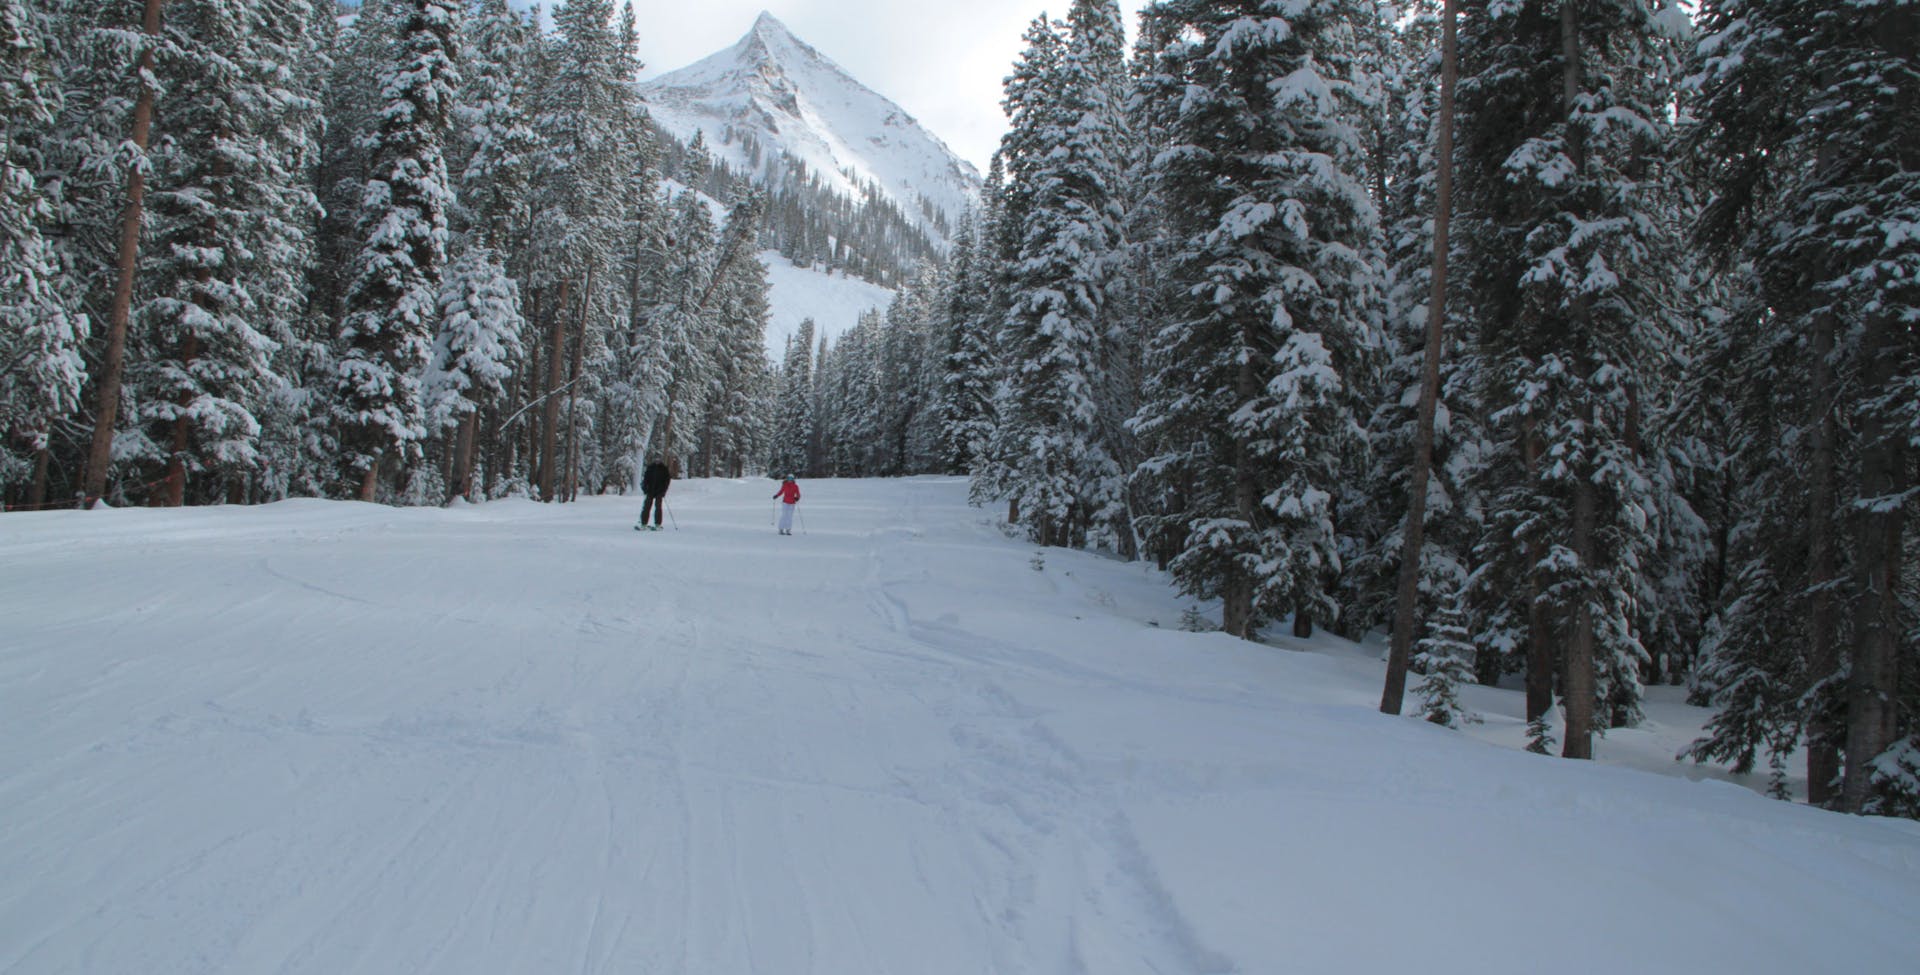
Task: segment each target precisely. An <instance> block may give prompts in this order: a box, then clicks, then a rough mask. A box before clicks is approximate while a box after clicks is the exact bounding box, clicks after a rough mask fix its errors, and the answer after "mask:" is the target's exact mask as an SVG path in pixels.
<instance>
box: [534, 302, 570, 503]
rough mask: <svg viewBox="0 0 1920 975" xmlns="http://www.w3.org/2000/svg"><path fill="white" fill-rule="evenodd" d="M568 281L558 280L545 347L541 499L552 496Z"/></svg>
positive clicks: (562, 378) (551, 497)
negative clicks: (550, 337)
mask: <svg viewBox="0 0 1920 975" xmlns="http://www.w3.org/2000/svg"><path fill="white" fill-rule="evenodd" d="M572 283H573V282H571V281H561V282H560V298H559V300H558V301H557V302H556V303H555V308H554V310H553V343H552V345H551V346H550V347H549V348H548V349H547V388H546V389H545V390H542V395H544V396H546V397H547V402H546V405H545V408H544V409H543V410H541V413H542V414H543V415H544V417H545V425H544V426H543V427H542V429H541V432H540V500H542V501H552V500H553V482H554V474H555V473H556V471H555V468H556V467H557V466H558V465H557V464H556V463H555V462H556V461H557V460H558V458H557V457H555V456H554V455H555V446H556V444H557V443H558V439H557V438H558V436H559V433H560V397H559V396H558V395H556V394H558V393H559V392H560V384H561V383H563V382H565V381H566V358H567V290H568V288H569V286H571V285H572Z"/></svg>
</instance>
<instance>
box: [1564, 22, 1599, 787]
mask: <svg viewBox="0 0 1920 975" xmlns="http://www.w3.org/2000/svg"><path fill="white" fill-rule="evenodd" d="M1560 57H1561V67H1562V76H1561V77H1562V81H1563V83H1564V89H1563V95H1564V99H1565V109H1566V113H1567V122H1566V125H1567V155H1568V157H1569V159H1570V161H1571V162H1572V163H1573V168H1574V172H1575V173H1576V174H1579V173H1583V172H1585V171H1586V168H1587V142H1586V129H1584V128H1583V127H1581V126H1580V125H1579V124H1578V123H1577V122H1576V121H1575V120H1574V118H1573V113H1574V106H1575V104H1576V103H1577V101H1578V99H1579V97H1580V89H1581V87H1582V85H1583V84H1584V81H1583V80H1582V78H1581V74H1582V70H1583V69H1582V65H1581V51H1580V10H1579V5H1578V4H1577V3H1575V2H1574V0H1562V2H1561V4H1560ZM1572 305H1573V319H1574V328H1575V329H1576V330H1577V331H1578V332H1579V333H1580V334H1581V335H1590V334H1591V331H1592V329H1591V319H1592V316H1591V315H1590V314H1589V313H1588V311H1587V306H1586V301H1585V299H1584V297H1583V296H1582V295H1580V294H1577V293H1576V294H1575V295H1574V296H1573V300H1572ZM1585 412H1586V416H1585V419H1586V424H1585V425H1586V428H1587V429H1588V430H1592V429H1593V406H1592V404H1591V403H1590V402H1589V404H1588V405H1587V406H1586V407H1585ZM1588 474H1589V472H1586V471H1579V472H1576V476H1575V479H1574V486H1573V526H1572V532H1571V536H1572V537H1571V538H1570V539H1569V543H1570V546H1571V547H1572V549H1573V554H1574V557H1575V558H1577V559H1578V560H1579V568H1578V572H1579V573H1580V575H1581V576H1582V577H1583V581H1582V584H1581V585H1580V586H1578V587H1577V594H1576V596H1575V597H1574V598H1575V599H1577V600H1578V601H1579V603H1578V605H1577V606H1575V607H1574V610H1573V619H1572V621H1571V622H1572V624H1573V625H1572V627H1571V628H1570V629H1571V631H1570V632H1569V633H1568V634H1567V649H1566V673H1565V676H1564V678H1563V679H1564V681H1565V687H1564V688H1563V694H1562V696H1563V698H1564V700H1565V702H1566V711H1567V727H1566V740H1565V741H1563V742H1561V746H1560V754H1561V756H1562V757H1565V758H1592V757H1593V711H1594V701H1593V695H1594V674H1593V666H1594V632H1593V631H1594V620H1593V600H1592V594H1591V592H1590V591H1589V589H1590V587H1589V586H1588V585H1587V584H1586V583H1585V579H1586V578H1591V576H1592V575H1593V564H1594V560H1595V556H1596V553H1595V551H1594V545H1593V535H1594V527H1595V521H1596V519H1597V517H1598V500H1597V499H1596V498H1595V497H1594V488H1593V482H1592V480H1591V478H1590V477H1589V476H1588Z"/></svg>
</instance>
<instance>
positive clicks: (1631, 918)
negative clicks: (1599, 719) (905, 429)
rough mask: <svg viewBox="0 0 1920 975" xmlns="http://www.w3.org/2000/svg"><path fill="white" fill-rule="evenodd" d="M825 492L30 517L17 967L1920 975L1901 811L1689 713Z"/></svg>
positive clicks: (3, 745) (13, 855)
mask: <svg viewBox="0 0 1920 975" xmlns="http://www.w3.org/2000/svg"><path fill="white" fill-rule="evenodd" d="M802 486H803V488H804V489H805V491H806V497H805V499H804V500H803V501H802V502H801V509H800V510H801V513H802V522H801V525H802V533H800V534H797V535H795V536H793V537H781V536H777V535H775V534H774V532H773V530H772V528H771V527H770V525H769V518H770V516H771V513H772V512H771V506H772V502H771V500H770V499H769V495H770V494H771V493H772V486H771V485H770V484H768V483H767V482H764V481H692V482H683V483H681V484H678V485H676V486H675V487H674V489H673V492H672V494H671V496H670V500H671V502H672V512H673V514H674V516H675V518H676V520H677V524H678V528H677V530H676V529H675V528H674V527H673V526H672V525H669V527H668V529H667V530H666V531H664V532H660V533H646V534H639V533H635V532H633V531H632V530H630V527H629V526H630V525H631V523H632V520H633V517H634V514H635V511H636V508H637V505H636V504H635V503H634V502H633V501H631V500H626V499H589V500H586V501H583V502H581V503H579V504H572V505H556V506H543V505H537V504H533V503H530V502H499V503H493V504H487V505H482V506H477V507H458V508H454V509H450V510H423V509H411V510H402V509H392V508H383V507H375V506H371V505H361V504H349V503H332V502H319V501H292V502H284V503H281V504H275V505H268V506H265V507H261V508H251V509H238V508H225V509H221V508H214V509H195V510H179V511H157V510H121V511H102V512H92V513H79V512H52V513H45V514H31V515H18V514H16V515H6V516H0V613H3V614H4V615H3V616H0V619H4V621H5V622H4V625H3V626H0V971H4V972H7V973H12V975H39V973H54V972H62V973H64V972H85V973H139V975H160V973H188V972H192V973H203V972H205V973H266V972H273V973H289V975H292V973H315V975H348V973H410V975H412V973H448V975H491V973H499V975H525V973H558V972H608V973H613V972H618V973H716V975H720V973H725V975H741V973H774V975H788V973H823V975H825V973H832V975H852V973H862V975H864V973H904V972H914V973H956V975H980V973H989V972H992V973H1070V972H1072V973H1077V972H1089V973H1102V975H1107V973H1116V975H1117V973H1149V972H1155V973H1170V972H1180V973H1226V972H1234V973H1245V975H1256V973H1277V972H1311V973H1318V972H1381V973H1387V972H1396V973H1397V972H1407V971H1426V972H1471V973H1476V975H1477V973H1489V972H1494V973H1497V972H1535V971H1552V972H1558V973H1569V972H1571V973H1582V972H1593V973H1608V975H1618V973H1622V972H1634V973H1645V972H1676V973H1678V972H1687V973H1698V972H1743V973H1748V972H1782V973H1787V972H1792V973H1801V972H1813V971H1829V972H1843V971H1844V972H1895V971H1912V970H1913V966H1914V964H1915V954H1914V951H1915V946H1916V944H1920V827H1917V826H1916V824H1914V823H1909V822H1899V821H1888V820H1874V819H1863V818H1853V817H1846V816H1840V815H1835V814H1830V813H1825V812H1820V811H1816V810H1812V809H1808V808H1806V807H1804V806H1795V805H1789V804H1786V803H1781V802H1776V801H1772V800H1769V799H1766V798H1763V797H1761V796H1759V795H1757V794H1756V793H1755V792H1753V791H1751V790H1750V789H1748V788H1745V787H1742V786H1740V785H1730V784H1727V783H1726V782H1723V781H1718V780H1717V779H1716V778H1714V777H1709V778H1708V779H1707V780H1704V781H1693V780H1690V778H1689V777H1688V776H1687V774H1685V773H1687V772H1688V771H1689V770H1688V769H1687V768H1686V767H1683V766H1679V765H1676V764H1675V763H1673V762H1671V761H1670V760H1668V759H1667V757H1666V756H1670V755H1671V754H1672V752H1673V750H1674V748H1675V747H1677V743H1678V742H1684V740H1685V739H1686V738H1687V737H1689V736H1690V735H1691V734H1692V731H1693V729H1695V728H1697V727H1698V726H1699V723H1700V718H1701V715H1700V714H1699V713H1698V712H1694V711H1692V710H1691V709H1687V708H1685V707H1684V706H1683V705H1680V704H1678V703H1675V702H1672V701H1671V700H1669V701H1666V702H1665V703H1663V704H1662V705H1661V706H1660V708H1659V709H1658V710H1657V711H1656V718H1657V720H1656V722H1655V723H1654V724H1653V726H1651V727H1650V728H1649V729H1646V730H1643V731H1637V732H1634V733H1629V734H1615V735H1614V736H1612V737H1610V738H1608V739H1607V740H1606V741H1605V742H1602V743H1601V746H1600V753H1601V755H1602V759H1603V760H1602V761H1601V762H1596V763H1576V762H1567V761H1562V760H1559V759H1553V758H1545V757H1541V756H1536V755H1530V754H1526V753H1523V752H1520V751H1518V750H1516V749H1515V748H1513V747H1511V746H1512V745H1513V744H1515V743H1517V742H1518V740H1519V738H1520V731H1519V729H1518V727H1517V722H1515V721H1514V719H1513V718H1512V717H1511V711H1512V709H1513V707H1512V701H1511V697H1512V696H1511V695H1507V694H1505V692H1498V691H1476V692H1475V702H1476V703H1477V704H1478V705H1479V706H1481V707H1482V708H1483V709H1485V710H1487V711H1488V712H1489V713H1490V718H1489V721H1488V724H1487V725H1484V726H1482V727H1481V728H1480V729H1478V730H1477V731H1476V732H1474V733H1473V734H1471V735H1463V734H1459V733H1454V732H1448V731H1445V730H1442V729H1439V728H1435V727H1431V726H1428V725H1425V724H1423V723H1421V722H1419V721H1418V720H1416V719H1413V718H1389V717H1384V716H1382V715H1380V714H1378V713H1376V712H1375V710H1374V707H1375V704H1376V699H1377V696H1378V692H1379V690H1378V689H1379V676H1380V664H1379V662H1378V660H1377V653H1376V652H1375V651H1374V650H1373V649H1370V648H1356V647H1353V646H1351V645H1347V644H1342V643H1340V642H1339V641H1337V640H1325V639H1323V640H1318V641H1315V642H1314V643H1312V644H1311V645H1309V646H1295V645H1291V644H1284V643H1283V645H1276V646H1269V645H1255V644H1249V643H1245V642H1241V641H1237V640H1233V639H1230V638H1227V637H1224V636H1221V635H1218V634H1194V633H1185V632H1181V631H1179V630H1178V629H1177V624H1178V619H1179V615H1180V612H1181V610H1182V609H1183V606H1184V603H1183V601H1182V600H1180V599H1179V598H1178V597H1177V595H1176V594H1175V593H1174V592H1172V591H1171V590H1170V589H1169V588H1168V587H1167V586H1166V584H1165V581H1164V579H1162V578H1161V577H1159V576H1157V575H1156V574H1154V573H1153V572H1152V571H1151V570H1149V569H1147V568H1144V567H1142V566H1139V565H1127V564H1120V563H1115V562H1112V561H1108V560H1104V559H1101V558H1099V557H1097V556H1093V555H1088V554H1083V553H1072V552H1065V551H1058V550H1055V551H1048V552H1045V553H1043V554H1042V555H1041V557H1040V558H1039V559H1038V560H1037V561H1038V562H1039V567H1038V568H1036V567H1035V562H1036V559H1035V550H1034V549H1033V548H1032V547H1031V546H1027V545H1022V544H1016V543H1014V542H1011V541H1009V540H1007V539H1006V538H1004V537H1003V536H1002V535H1001V534H1000V532H999V531H998V530H997V528H996V527H995V526H994V525H993V524H992V518H991V516H990V514H989V513H988V512H983V511H980V510H976V509H970V508H968V507H966V505H965V504H964V497H965V488H964V485H963V484H962V483H961V482H959V481H956V480H952V479H938V478H922V479H911V480H904V481H852V482H835V481H810V482H806V483H804V484H803V485H802ZM1639 765H1645V766H1650V767H1653V768H1656V769H1658V770H1659V772H1661V773H1665V774H1652V773H1649V772H1648V771H1645V770H1642V769H1640V768H1631V767H1622V766H1639Z"/></svg>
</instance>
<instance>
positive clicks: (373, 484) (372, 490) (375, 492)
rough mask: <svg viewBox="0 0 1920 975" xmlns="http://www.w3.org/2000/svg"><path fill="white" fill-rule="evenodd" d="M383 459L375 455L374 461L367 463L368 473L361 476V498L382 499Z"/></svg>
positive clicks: (369, 499) (368, 499) (365, 499)
mask: <svg viewBox="0 0 1920 975" xmlns="http://www.w3.org/2000/svg"><path fill="white" fill-rule="evenodd" d="M383 459H384V458H383V457H375V458H374V459H373V463H371V464H368V465H367V472H366V474H365V475H363V476H362V477H361V478H360V500H362V501H378V500H380V461H381V460H383Z"/></svg>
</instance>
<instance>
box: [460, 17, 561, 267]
mask: <svg viewBox="0 0 1920 975" xmlns="http://www.w3.org/2000/svg"><path fill="white" fill-rule="evenodd" d="M535 30H536V27H535V25H534V24H533V23H532V22H531V21H530V20H528V19H527V18H524V17H522V16H521V15H520V14H519V13H517V12H515V11H514V10H513V8H511V7H510V6H508V5H507V2H506V0H479V2H477V3H475V4H474V6H473V9H472V12H471V13H470V15H469V16H468V18H467V22H466V24H465V32H464V34H463V47H462V48H461V50H462V53H463V54H464V56H465V60H464V61H463V62H462V65H461V80H462V85H461V88H460V95H459V99H458V101H457V102H456V104H455V105H454V120H455V124H456V131H457V138H456V139H455V140H454V142H453V144H452V146H451V147H450V158H452V159H453V160H454V164H453V166H452V169H453V172H454V173H455V174H456V177H457V178H456V184H457V186H458V188H459V199H458V204H457V207H456V210H455V214H456V216H457V217H458V218H459V223H460V227H461V230H462V232H463V233H464V234H465V235H466V236H468V237H470V238H471V239H472V243H473V245H475V246H479V247H484V248H487V249H489V250H492V251H493V252H494V253H495V254H499V255H506V254H508V253H509V252H510V251H512V250H513V249H514V247H515V245H516V243H518V238H519V236H520V233H521V228H522V227H524V226H525V223H526V221H527V217H528V213H527V207H528V197H529V195H530V193H531V183H532V170H533V165H534V162H535V159H536V157H537V156H538V153H539V148H540V144H539V135H538V133H536V132H535V131H534V128H533V122H532V119H531V106H530V101H531V98H532V93H531V91H530V87H531V86H530V84H529V80H530V76H531V75H532V72H533V68H534V65H533V63H532V55H531V51H530V50H529V48H530V46H531V45H532V44H533V34H534V31H535Z"/></svg>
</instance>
